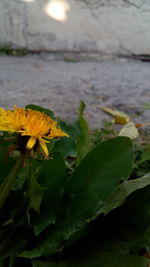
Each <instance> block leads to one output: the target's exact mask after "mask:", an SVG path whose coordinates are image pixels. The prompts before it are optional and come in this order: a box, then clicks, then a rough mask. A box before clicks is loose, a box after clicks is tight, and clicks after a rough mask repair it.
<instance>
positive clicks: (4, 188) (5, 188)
mask: <svg viewBox="0 0 150 267" xmlns="http://www.w3.org/2000/svg"><path fill="white" fill-rule="evenodd" d="M21 163H22V159H21V157H19V158H18V160H17V161H16V164H15V166H14V168H13V169H12V170H11V172H10V173H9V174H8V176H7V177H6V179H5V180H4V182H3V183H2V185H1V186H0V209H1V208H2V207H3V205H4V202H5V201H6V199H7V196H8V194H9V192H10V190H11V188H12V185H13V183H14V181H15V179H16V177H17V174H18V171H19V169H20V166H21Z"/></svg>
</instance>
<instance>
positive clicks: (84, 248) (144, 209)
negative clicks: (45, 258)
mask: <svg viewBox="0 0 150 267" xmlns="http://www.w3.org/2000/svg"><path fill="white" fill-rule="evenodd" d="M149 200H150V186H149V187H146V188H143V189H140V190H137V191H135V192H133V194H132V195H131V196H129V197H128V199H127V201H126V203H125V204H124V205H123V206H122V207H120V208H118V209H115V210H113V211H112V212H111V213H109V215H106V216H105V217H101V218H100V219H99V220H97V221H95V223H93V226H92V228H91V229H90V230H91V233H89V235H88V236H87V238H85V239H84V240H81V241H80V242H77V243H76V244H74V246H73V247H72V248H69V249H68V250H67V251H65V254H64V257H63V254H62V257H61V258H60V261H58V260H57V258H55V257H54V260H55V259H56V260H57V263H55V261H54V260H53V262H51V261H49V262H40V261H35V262H33V267H41V266H42V267H48V266H49V267H55V266H57V267H97V266H100V267H106V266H108V267H109V266H111V267H120V266H123V267H147V266H148V263H150V261H149V260H148V259H146V258H144V256H143V254H144V252H143V254H142V253H141V249H143V248H144V246H145V241H144V240H142V238H145V230H146V228H147V226H149V221H150V204H149V203H150V201H149ZM147 233H148V232H147ZM143 245H144V246H143ZM139 255H141V256H139ZM42 264H43V265H42Z"/></svg>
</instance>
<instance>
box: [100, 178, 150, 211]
mask: <svg viewBox="0 0 150 267" xmlns="http://www.w3.org/2000/svg"><path fill="white" fill-rule="evenodd" d="M148 185H150V173H148V174H147V175H145V176H143V177H141V178H138V179H135V180H130V181H124V182H123V183H122V184H120V185H118V186H117V187H116V188H115V189H114V190H113V191H112V193H111V194H110V196H109V197H108V199H107V200H106V201H105V202H104V205H103V206H102V208H101V209H100V210H99V211H97V212H96V216H98V215H99V214H101V213H104V214H107V213H109V212H110V211H111V210H112V209H115V208H117V207H119V206H121V205H122V204H123V203H124V201H125V200H126V198H127V197H128V196H129V195H130V194H131V193H133V192H134V191H136V190H138V189H141V188H144V187H146V186H148Z"/></svg>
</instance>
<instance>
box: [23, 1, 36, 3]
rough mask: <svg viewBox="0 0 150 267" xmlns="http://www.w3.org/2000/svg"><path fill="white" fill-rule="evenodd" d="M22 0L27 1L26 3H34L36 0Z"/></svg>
mask: <svg viewBox="0 0 150 267" xmlns="http://www.w3.org/2000/svg"><path fill="white" fill-rule="evenodd" d="M20 1H21V2H26V3H33V2H35V0H20Z"/></svg>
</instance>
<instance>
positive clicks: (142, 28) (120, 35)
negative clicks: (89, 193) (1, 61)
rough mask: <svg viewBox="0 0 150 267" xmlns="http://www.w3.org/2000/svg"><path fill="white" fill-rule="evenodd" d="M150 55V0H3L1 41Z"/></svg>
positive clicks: (54, 48)
mask: <svg viewBox="0 0 150 267" xmlns="http://www.w3.org/2000/svg"><path fill="white" fill-rule="evenodd" d="M3 44H9V45H12V46H16V47H19V48H24V47H25V48H27V49H29V50H34V51H40V50H43V51H69V52H70V51H71V52H72V51H73V52H75V51H77V52H78V51H80V52H100V53H103V54H122V55H131V54H149V55H150V0H0V45H3Z"/></svg>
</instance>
